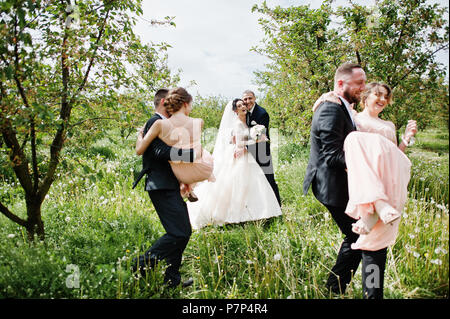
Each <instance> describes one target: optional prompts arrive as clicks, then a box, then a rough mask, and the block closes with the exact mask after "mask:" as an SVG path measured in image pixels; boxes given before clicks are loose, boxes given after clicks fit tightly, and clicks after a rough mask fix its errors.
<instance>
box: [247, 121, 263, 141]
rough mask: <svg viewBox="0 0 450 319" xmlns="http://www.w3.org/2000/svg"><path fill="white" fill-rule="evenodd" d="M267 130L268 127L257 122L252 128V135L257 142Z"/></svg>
mask: <svg viewBox="0 0 450 319" xmlns="http://www.w3.org/2000/svg"><path fill="white" fill-rule="evenodd" d="M265 131H266V128H265V127H264V125H260V124H257V125H255V126H253V127H252V128H251V129H250V137H251V138H252V140H254V141H255V142H256V141H258V139H259V138H260V137H261V136H262V135H263V134H264V132H265Z"/></svg>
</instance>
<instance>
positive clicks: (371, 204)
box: [344, 83, 417, 251]
mask: <svg viewBox="0 0 450 319" xmlns="http://www.w3.org/2000/svg"><path fill="white" fill-rule="evenodd" d="M391 98H392V92H391V89H390V87H389V86H387V85H385V84H380V83H370V84H369V85H367V86H366V91H365V92H364V93H363V95H362V97H361V105H362V106H363V107H364V110H363V111H362V112H361V113H358V114H355V115H354V120H355V124H356V127H357V129H358V131H355V132H352V133H350V134H349V135H348V136H347V138H346V140H345V143H344V151H345V161H346V164H347V170H348V171H347V173H348V185H349V201H348V204H347V208H346V213H347V214H348V215H349V216H351V217H353V218H355V219H359V220H358V222H356V223H355V224H353V231H354V232H355V233H358V234H360V237H359V239H358V240H357V241H356V243H354V244H353V245H352V248H353V249H362V250H369V251H377V250H380V249H383V248H385V247H387V246H390V245H393V244H394V243H395V240H396V238H397V234H398V226H399V223H400V217H401V212H402V211H403V208H404V206H405V203H406V200H407V191H408V183H409V179H410V168H411V162H410V160H409V159H408V157H407V156H406V155H405V154H404V150H405V149H406V147H407V146H408V144H409V143H410V139H411V138H412V137H413V136H414V134H415V133H416V132H417V124H416V122H415V121H408V125H407V127H406V130H405V135H404V136H402V142H401V143H400V145H398V146H397V138H396V130H395V125H394V123H392V122H390V121H385V120H382V119H380V118H379V117H378V115H379V114H380V113H381V112H382V111H383V109H384V108H385V107H386V106H387V105H388V104H389V103H390V102H391ZM355 113H356V112H355Z"/></svg>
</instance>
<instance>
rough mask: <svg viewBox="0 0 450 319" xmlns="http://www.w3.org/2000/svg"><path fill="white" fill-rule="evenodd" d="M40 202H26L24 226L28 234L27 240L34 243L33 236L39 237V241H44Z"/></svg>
mask: <svg viewBox="0 0 450 319" xmlns="http://www.w3.org/2000/svg"><path fill="white" fill-rule="evenodd" d="M41 205H42V202H41V201H39V200H31V201H27V215H28V219H27V224H26V226H25V228H26V230H27V234H28V240H29V241H30V242H33V241H34V235H35V234H36V235H37V236H38V237H39V240H41V241H43V240H44V239H45V232H44V222H43V221H42V215H41Z"/></svg>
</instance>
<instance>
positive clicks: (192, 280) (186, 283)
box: [181, 278, 194, 288]
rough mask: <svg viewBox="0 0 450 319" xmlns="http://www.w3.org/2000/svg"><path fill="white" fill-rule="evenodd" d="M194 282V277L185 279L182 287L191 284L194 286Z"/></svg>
mask: <svg viewBox="0 0 450 319" xmlns="http://www.w3.org/2000/svg"><path fill="white" fill-rule="evenodd" d="M193 283H194V279H192V278H189V279H188V280H186V281H184V282H183V283H182V284H181V287H183V288H187V287H189V286H192V284H193Z"/></svg>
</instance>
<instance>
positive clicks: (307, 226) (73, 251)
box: [0, 128, 449, 299]
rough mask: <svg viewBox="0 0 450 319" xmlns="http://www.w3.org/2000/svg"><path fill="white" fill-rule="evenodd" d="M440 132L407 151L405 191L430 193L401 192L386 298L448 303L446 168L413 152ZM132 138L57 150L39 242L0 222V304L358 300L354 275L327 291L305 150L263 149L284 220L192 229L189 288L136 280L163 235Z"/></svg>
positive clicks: (323, 217) (333, 235)
mask: <svg viewBox="0 0 450 319" xmlns="http://www.w3.org/2000/svg"><path fill="white" fill-rule="evenodd" d="M106 136H107V137H106ZM446 136H448V133H447V132H444V131H442V130H439V131H438V130H436V131H426V132H421V133H420V134H418V136H417V139H416V140H417V142H416V144H415V145H414V146H413V147H412V148H411V150H410V152H409V154H408V155H409V156H410V157H411V158H412V160H413V163H414V166H415V165H417V164H416V163H415V162H414V161H415V158H416V156H418V155H419V154H420V156H422V157H426V158H427V161H426V162H425V161H424V162H423V165H422V166H421V167H419V168H418V170H415V171H414V173H413V175H412V183H414V179H420V178H421V177H424V179H425V180H429V183H428V187H430V190H428V191H425V190H422V189H418V188H414V187H413V188H412V189H410V196H409V197H410V198H409V200H408V202H407V206H406V208H405V211H404V212H403V216H402V221H401V225H400V229H399V236H398V239H397V242H396V244H395V245H394V246H392V247H391V248H390V249H389V250H388V259H387V265H386V275H385V298H393V299H399V298H448V283H449V282H448V270H449V267H448V252H449V248H448V247H449V246H448V241H449V237H448V236H449V228H448V222H449V215H448V173H449V172H448V164H447V166H446V169H436V168H437V167H438V165H437V164H438V163H440V164H441V165H444V163H445V162H448V150H447V152H444V154H443V155H441V156H438V155H437V154H436V153H432V152H429V151H426V150H424V149H423V148H422V147H421V145H423V142H426V141H430V140H436V141H439V142H441V143H444V141H445V138H446ZM439 137H441V138H439ZM280 140H284V141H288V139H287V138H281V137H280ZM134 142H135V140H134V137H129V138H127V139H123V138H122V137H121V136H120V130H119V129H118V128H116V129H115V130H113V131H108V132H107V134H105V137H104V138H103V139H101V140H98V141H97V142H96V143H95V145H93V147H99V148H100V147H104V148H105V149H106V148H107V149H109V150H111V151H112V152H113V153H114V154H115V158H111V159H108V158H105V157H103V156H102V155H100V154H97V155H95V156H94V155H92V154H91V153H90V152H88V151H85V152H84V153H83V152H79V151H78V149H75V146H74V145H69V146H67V148H66V151H67V152H71V153H70V154H71V155H75V154H77V156H76V157H73V158H72V157H69V156H67V157H68V158H66V162H67V163H69V164H71V165H72V164H73V166H71V167H72V168H71V169H62V165H61V167H60V171H59V176H57V179H56V181H55V183H54V187H52V189H51V190H50V192H49V194H48V196H49V198H48V200H46V201H45V203H44V207H43V214H44V217H45V219H46V220H47V223H46V224H47V234H46V241H45V244H44V243H41V242H37V243H34V244H30V243H28V241H27V239H26V237H27V235H26V234H25V233H24V230H23V228H20V227H18V226H17V225H14V224H13V223H11V222H10V221H9V220H7V219H6V218H5V217H2V216H0V226H1V227H0V298H6V297H8V298H10V297H14V298H83V299H84V298H245V299H247V298H248V299H256V298H276V299H279V298H299V299H306V298H314V299H324V298H352V299H354V298H362V293H361V273H360V270H359V271H358V272H357V273H356V274H355V277H354V279H353V281H352V283H351V285H350V286H349V289H348V291H347V292H346V294H345V295H344V296H336V295H329V293H328V292H327V291H326V288H325V282H326V279H327V277H328V274H329V270H330V268H331V267H332V266H333V263H334V261H335V259H336V255H337V252H338V250H339V245H340V243H341V241H342V235H341V233H340V231H339V229H338V227H337V226H336V224H335V222H334V221H333V219H332V217H331V216H330V214H329V213H328V212H327V210H326V209H325V207H323V206H322V205H321V204H320V203H318V201H317V200H316V199H315V198H314V196H313V195H312V194H311V191H310V192H309V194H307V195H306V196H305V195H303V194H302V191H301V185H302V182H303V177H304V174H305V171H306V165H307V160H308V152H307V148H302V147H300V146H298V145H296V144H294V143H292V142H285V143H280V149H278V150H276V149H274V150H273V153H274V154H278V158H279V159H280V160H279V161H278V162H277V163H278V164H277V165H275V169H276V170H275V176H276V180H277V183H278V185H279V188H280V193H281V197H282V201H283V217H282V218H277V219H275V220H273V221H272V222H271V223H268V222H267V221H256V222H248V223H242V224H237V225H226V226H224V227H214V226H210V227H206V228H203V229H201V230H198V231H194V232H193V234H192V237H191V240H190V241H189V244H188V246H187V248H186V250H185V253H184V255H183V265H182V267H181V272H182V277H183V278H189V277H192V278H193V279H194V285H193V286H192V287H191V288H188V289H176V290H173V291H172V290H168V289H164V288H163V287H162V282H163V277H164V270H165V267H166V265H165V263H162V264H161V265H160V266H159V267H158V269H157V270H156V271H155V272H154V273H151V274H150V275H149V277H147V278H142V277H138V278H137V279H136V278H134V277H133V275H132V274H131V269H130V263H131V259H132V258H133V257H136V256H137V255H139V254H141V253H143V252H144V251H145V250H147V249H148V248H149V247H150V246H151V245H152V244H153V243H154V241H155V240H157V238H159V237H160V236H161V235H162V234H163V233H164V229H163V227H162V225H161V223H160V221H159V218H158V216H157V214H156V212H155V211H154V208H153V206H152V204H151V201H150V199H149V198H148V194H147V193H146V192H145V191H144V190H143V187H142V184H141V185H140V186H138V188H137V189H135V190H132V189H131V184H132V182H133V176H132V172H131V171H130V168H131V167H132V166H133V163H135V162H136V160H137V159H139V157H137V156H135V155H134ZM72 152H73V153H72ZM75 163H78V164H77V165H75ZM80 163H81V164H82V165H80ZM69 164H68V165H69ZM414 166H413V169H414ZM84 167H88V168H89V172H86V171H85V169H84ZM98 173H101V174H98ZM419 174H420V175H419ZM416 175H417V176H416ZM91 177H94V178H93V179H91ZM439 180H442V181H445V182H446V183H447V190H446V192H447V201H443V202H439V201H438V197H437V196H436V195H433V199H431V197H427V195H426V194H427V192H428V193H431V192H432V191H431V187H432V186H433V184H436V187H435V189H436V191H437V190H438V189H439V188H442V187H443V186H442V184H438V183H437V182H438V181H439ZM433 192H434V191H433ZM21 196H23V194H21V188H20V187H19V186H18V185H16V184H12V183H11V182H3V183H2V184H0V197H1V198H5V197H9V198H11V199H12V201H10V204H11V206H12V207H13V208H14V209H15V210H16V211H18V212H19V213H20V214H22V213H24V212H25V206H24V205H23V202H22V201H20V200H14V199H15V198H19V197H21ZM441 199H443V198H442V197H441ZM69 265H75V266H77V267H78V270H79V274H80V287H79V288H68V287H67V286H66V280H67V278H68V276H69V275H72V272H71V271H68V270H67V269H68V268H67V267H68V266H69Z"/></svg>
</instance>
